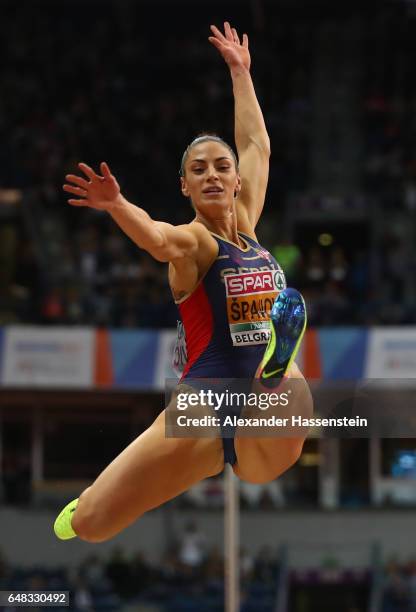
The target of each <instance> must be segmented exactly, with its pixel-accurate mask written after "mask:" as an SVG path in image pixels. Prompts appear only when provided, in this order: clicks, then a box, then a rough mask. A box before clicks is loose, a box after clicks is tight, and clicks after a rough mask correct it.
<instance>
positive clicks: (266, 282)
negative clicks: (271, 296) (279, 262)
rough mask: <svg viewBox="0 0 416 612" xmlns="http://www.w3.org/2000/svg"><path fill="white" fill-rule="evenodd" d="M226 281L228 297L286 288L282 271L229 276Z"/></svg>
mask: <svg viewBox="0 0 416 612" xmlns="http://www.w3.org/2000/svg"><path fill="white" fill-rule="evenodd" d="M224 279H225V287H226V292H227V297H232V296H237V295H250V294H252V293H258V292H263V291H281V290H282V289H284V288H285V286H286V283H285V280H284V275H283V272H282V271H281V270H266V271H259V272H245V273H242V274H228V275H226V276H224Z"/></svg>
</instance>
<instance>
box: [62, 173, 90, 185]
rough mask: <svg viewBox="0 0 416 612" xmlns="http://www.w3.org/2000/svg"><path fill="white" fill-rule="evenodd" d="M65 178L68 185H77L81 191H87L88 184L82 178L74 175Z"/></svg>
mask: <svg viewBox="0 0 416 612" xmlns="http://www.w3.org/2000/svg"><path fill="white" fill-rule="evenodd" d="M65 178H66V180H67V181H69V182H70V183H74V184H75V185H78V187H82V189H88V185H89V182H88V181H86V180H85V179H84V178H82V176H76V174H67V175H66V177H65Z"/></svg>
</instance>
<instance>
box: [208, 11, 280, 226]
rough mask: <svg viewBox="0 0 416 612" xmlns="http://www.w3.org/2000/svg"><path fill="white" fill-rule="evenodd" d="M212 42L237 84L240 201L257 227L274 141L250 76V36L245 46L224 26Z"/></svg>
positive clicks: (244, 35) (226, 25) (217, 30)
mask: <svg viewBox="0 0 416 612" xmlns="http://www.w3.org/2000/svg"><path fill="white" fill-rule="evenodd" d="M211 30H212V33H213V36H210V37H209V39H208V40H209V41H210V42H211V43H212V44H213V45H214V47H216V48H217V49H218V51H219V52H220V53H221V55H222V57H223V58H224V60H225V62H226V63H227V65H228V67H229V69H230V73H231V79H232V82H233V92H234V104H235V144H236V147H237V152H238V157H239V170H240V176H241V181H242V186H241V192H240V195H239V198H238V202H239V203H240V204H241V205H242V206H243V207H244V208H245V209H246V211H247V215H248V221H249V223H251V225H252V227H253V228H254V227H255V226H256V224H257V221H258V219H259V217H260V214H261V211H262V210H263V205H264V198H265V195H266V189H267V180H268V176H269V157H270V139H269V136H268V134H267V130H266V125H265V123H264V118H263V113H262V111H261V108H260V105H259V103H258V100H257V97H256V92H255V90H254V85H253V81H252V79H251V75H250V64H251V58H250V52H249V49H248V37H247V34H243V40H242V43H240V39H239V36H238V34H237V31H236V29H235V28H231V26H230V24H229V23H228V21H226V22H225V23H224V34H222V33H221V32H220V30H219V29H218V28H217V27H216V26H214V25H213V26H211Z"/></svg>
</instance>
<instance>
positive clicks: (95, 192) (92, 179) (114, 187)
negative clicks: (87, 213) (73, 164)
mask: <svg viewBox="0 0 416 612" xmlns="http://www.w3.org/2000/svg"><path fill="white" fill-rule="evenodd" d="M78 167H79V169H80V170H81V171H82V172H83V173H84V174H85V176H86V177H87V179H88V180H87V179H85V178H84V177H82V176H77V175H75V174H67V175H66V177H65V179H66V180H67V181H68V183H72V185H70V184H68V183H65V185H64V186H63V189H64V191H67V192H68V193H72V194H73V195H76V196H78V198H79V199H77V200H76V199H71V200H68V204H71V205H72V206H89V207H90V208H96V209H97V210H112V209H114V208H115V207H116V206H117V205H118V204H119V203H120V186H119V184H118V183H117V181H116V179H115V177H114V176H113V175H112V174H111V172H110V168H109V167H108V166H107V164H106V163H105V162H102V163H101V164H100V171H101V175H99V174H96V173H95V172H94V170H93V169H92V168H90V167H89V166H87V164H83V163H80V164H78Z"/></svg>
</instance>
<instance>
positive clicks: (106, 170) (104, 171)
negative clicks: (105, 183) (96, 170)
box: [100, 162, 111, 179]
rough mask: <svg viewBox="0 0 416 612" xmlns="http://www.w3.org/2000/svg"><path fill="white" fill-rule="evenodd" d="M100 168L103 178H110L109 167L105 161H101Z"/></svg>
mask: <svg viewBox="0 0 416 612" xmlns="http://www.w3.org/2000/svg"><path fill="white" fill-rule="evenodd" d="M100 170H101V174H102V175H103V177H104V178H106V179H109V178H111V171H110V168H109V167H108V164H107V163H106V162H101V164H100Z"/></svg>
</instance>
